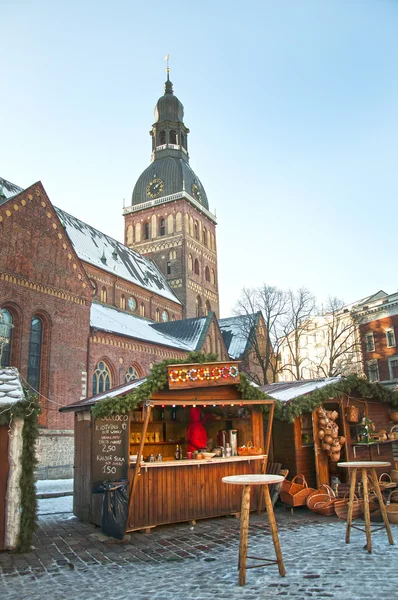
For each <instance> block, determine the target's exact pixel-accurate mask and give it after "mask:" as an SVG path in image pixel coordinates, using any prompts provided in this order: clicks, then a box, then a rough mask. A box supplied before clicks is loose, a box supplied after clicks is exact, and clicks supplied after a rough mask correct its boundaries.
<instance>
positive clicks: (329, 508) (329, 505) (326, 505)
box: [306, 484, 337, 516]
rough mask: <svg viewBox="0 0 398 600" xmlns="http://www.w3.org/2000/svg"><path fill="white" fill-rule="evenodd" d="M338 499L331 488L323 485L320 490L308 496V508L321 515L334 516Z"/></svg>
mask: <svg viewBox="0 0 398 600" xmlns="http://www.w3.org/2000/svg"><path fill="white" fill-rule="evenodd" d="M336 500H337V497H336V494H335V493H334V491H333V490H332V488H331V487H329V486H328V485H326V484H321V485H320V486H319V489H318V490H315V491H314V492H312V493H311V494H309V495H308V496H307V499H306V504H307V507H308V508H309V509H310V510H312V511H313V512H316V513H318V514H320V515H324V516H330V515H334V506H333V504H334V503H335V502H336Z"/></svg>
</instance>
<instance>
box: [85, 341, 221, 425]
mask: <svg viewBox="0 0 398 600" xmlns="http://www.w3.org/2000/svg"><path fill="white" fill-rule="evenodd" d="M217 360H218V358H217V355H216V354H202V353H201V352H190V353H189V354H188V356H187V357H186V358H184V359H181V358H178V359H177V358H174V359H168V360H164V361H163V362H161V363H157V364H156V365H153V367H152V369H151V371H150V373H149V375H148V376H147V378H146V380H145V381H144V383H142V384H141V385H140V386H139V387H137V388H135V389H133V390H132V391H131V392H129V393H128V394H125V395H123V396H118V397H116V398H104V399H103V400H100V401H99V402H97V403H96V404H95V405H94V406H93V407H92V408H91V412H92V414H93V416H94V417H95V418H96V419H102V418H104V417H108V416H110V415H115V414H123V413H127V412H129V411H130V410H134V408H137V406H139V405H141V404H143V403H144V402H146V401H147V400H149V399H150V398H151V397H152V395H153V394H155V393H156V392H158V391H159V390H162V389H163V388H165V387H167V384H168V370H167V367H168V366H169V365H183V364H189V363H207V362H217Z"/></svg>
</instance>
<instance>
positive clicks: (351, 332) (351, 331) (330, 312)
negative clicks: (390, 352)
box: [310, 297, 362, 377]
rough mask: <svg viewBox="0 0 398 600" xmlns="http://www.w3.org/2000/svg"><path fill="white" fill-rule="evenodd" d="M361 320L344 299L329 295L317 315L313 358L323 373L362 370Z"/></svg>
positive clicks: (338, 373)
mask: <svg viewBox="0 0 398 600" xmlns="http://www.w3.org/2000/svg"><path fill="white" fill-rule="evenodd" d="M357 325H358V322H357V320H355V319H354V318H353V315H352V314H351V311H350V310H349V309H348V308H346V307H345V304H344V302H343V301H342V300H340V299H339V298H336V297H329V298H328V300H327V304H326V307H325V310H324V311H323V314H322V315H321V316H320V317H319V318H318V319H316V331H315V335H316V337H317V339H316V343H315V356H314V358H312V359H310V362H311V363H312V364H313V366H314V367H315V368H316V371H317V372H318V373H319V374H322V375H323V376H324V377H336V376H337V375H349V374H350V373H356V374H360V373H361V372H362V367H361V344H360V337H359V331H358V327H357Z"/></svg>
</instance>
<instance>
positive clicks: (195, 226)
mask: <svg viewBox="0 0 398 600" xmlns="http://www.w3.org/2000/svg"><path fill="white" fill-rule="evenodd" d="M193 230H194V235H195V237H196V239H197V240H198V239H199V223H198V222H197V221H195V223H194V224H193Z"/></svg>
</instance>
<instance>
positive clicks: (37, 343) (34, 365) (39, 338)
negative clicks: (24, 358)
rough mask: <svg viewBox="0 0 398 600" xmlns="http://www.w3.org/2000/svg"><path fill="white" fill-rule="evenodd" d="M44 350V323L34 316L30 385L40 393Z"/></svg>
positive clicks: (30, 351) (31, 329) (30, 345)
mask: <svg viewBox="0 0 398 600" xmlns="http://www.w3.org/2000/svg"><path fill="white" fill-rule="evenodd" d="M42 350H43V321H42V320H41V318H40V317H38V316H37V315H34V317H33V318H32V321H31V324H30V337H29V354H28V383H29V384H30V385H31V386H32V388H33V389H35V390H37V391H39V387H40V376H41V356H42Z"/></svg>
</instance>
